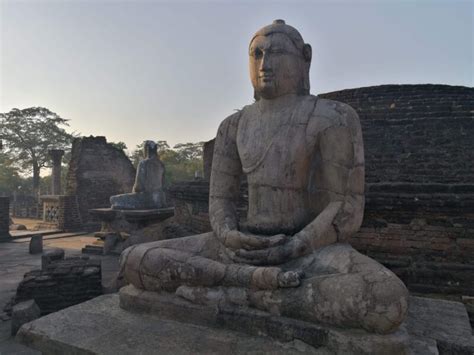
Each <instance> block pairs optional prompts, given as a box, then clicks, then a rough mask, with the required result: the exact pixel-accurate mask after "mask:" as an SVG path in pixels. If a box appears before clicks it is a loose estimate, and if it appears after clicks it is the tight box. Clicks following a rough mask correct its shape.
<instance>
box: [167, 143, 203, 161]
mask: <svg viewBox="0 0 474 355" xmlns="http://www.w3.org/2000/svg"><path fill="white" fill-rule="evenodd" d="M203 145H204V142H198V143H178V144H176V145H175V146H174V147H173V149H174V150H175V151H176V152H177V153H178V156H179V159H181V160H182V161H191V160H196V159H198V160H199V159H202V148H203Z"/></svg>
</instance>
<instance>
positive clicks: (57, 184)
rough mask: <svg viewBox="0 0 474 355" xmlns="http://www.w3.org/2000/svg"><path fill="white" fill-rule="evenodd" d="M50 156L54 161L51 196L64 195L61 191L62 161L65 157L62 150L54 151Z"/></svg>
mask: <svg viewBox="0 0 474 355" xmlns="http://www.w3.org/2000/svg"><path fill="white" fill-rule="evenodd" d="M48 153H49V156H50V157H51V160H52V161H53V169H52V174H51V175H52V179H51V195H62V190H61V160H62V157H63V155H64V150H62V149H52V150H50V151H49V152H48Z"/></svg>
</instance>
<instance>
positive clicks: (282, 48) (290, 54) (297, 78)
mask: <svg viewBox="0 0 474 355" xmlns="http://www.w3.org/2000/svg"><path fill="white" fill-rule="evenodd" d="M249 67H250V79H251V81H252V85H253V87H254V89H255V92H256V94H257V95H258V96H260V97H263V98H264V99H273V98H276V97H279V96H282V95H287V94H298V93H299V91H300V88H301V87H302V82H303V80H304V75H305V60H304V58H303V53H302V52H301V51H299V50H298V49H297V48H296V47H295V45H294V44H293V42H292V41H291V39H290V38H289V37H288V36H287V35H285V34H283V33H273V34H269V35H267V36H256V37H255V38H254V39H253V41H252V43H251V44H250V48H249Z"/></svg>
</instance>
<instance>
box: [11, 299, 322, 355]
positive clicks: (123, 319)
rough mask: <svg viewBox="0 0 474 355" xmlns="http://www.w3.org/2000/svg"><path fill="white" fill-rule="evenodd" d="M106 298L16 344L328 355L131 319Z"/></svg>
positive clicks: (23, 335) (27, 328)
mask: <svg viewBox="0 0 474 355" xmlns="http://www.w3.org/2000/svg"><path fill="white" fill-rule="evenodd" d="M118 302H119V299H118V295H116V294H115V295H105V296H101V297H97V298H95V299H93V300H91V301H88V302H85V303H82V304H79V305H77V306H74V307H70V308H68V309H65V310H62V311H59V312H56V313H53V314H50V315H48V316H45V317H42V318H40V319H38V320H36V321H34V322H31V323H28V324H26V325H24V326H23V327H22V328H21V329H20V331H19V332H18V334H17V340H19V341H20V342H21V343H23V344H25V345H28V346H30V347H32V348H35V349H37V350H40V351H42V353H43V354H81V355H82V354H88V355H90V354H133V355H135V354H151V353H154V354H177V355H178V354H282V355H283V354H321V355H323V354H330V353H329V352H328V351H327V349H314V348H312V347H310V346H309V345H307V344H305V343H304V342H301V341H297V340H295V341H289V342H278V341H275V340H274V339H271V338H269V337H251V336H247V335H245V334H241V333H238V332H233V331H230V330H223V329H215V328H214V329H211V328H208V327H203V326H198V325H193V324H184V323H180V322H175V321H170V320H166V319H161V318H157V317H153V316H150V315H146V314H134V313H131V312H127V311H125V310H123V309H121V308H120V307H119V306H118Z"/></svg>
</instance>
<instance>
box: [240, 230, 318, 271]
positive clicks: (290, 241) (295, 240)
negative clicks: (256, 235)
mask: <svg viewBox="0 0 474 355" xmlns="http://www.w3.org/2000/svg"><path fill="white" fill-rule="evenodd" d="M285 241H286V242H285V243H283V244H279V245H274V246H270V247H266V248H260V249H258V250H246V249H244V248H240V249H239V250H237V251H236V252H235V257H234V261H236V262H239V263H244V264H251V265H259V266H262V265H279V264H283V263H285V262H287V261H289V260H291V259H294V258H297V257H300V256H303V255H305V254H307V251H308V250H309V247H308V243H307V242H306V241H305V240H304V239H303V238H300V236H299V235H298V234H295V235H294V236H285Z"/></svg>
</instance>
